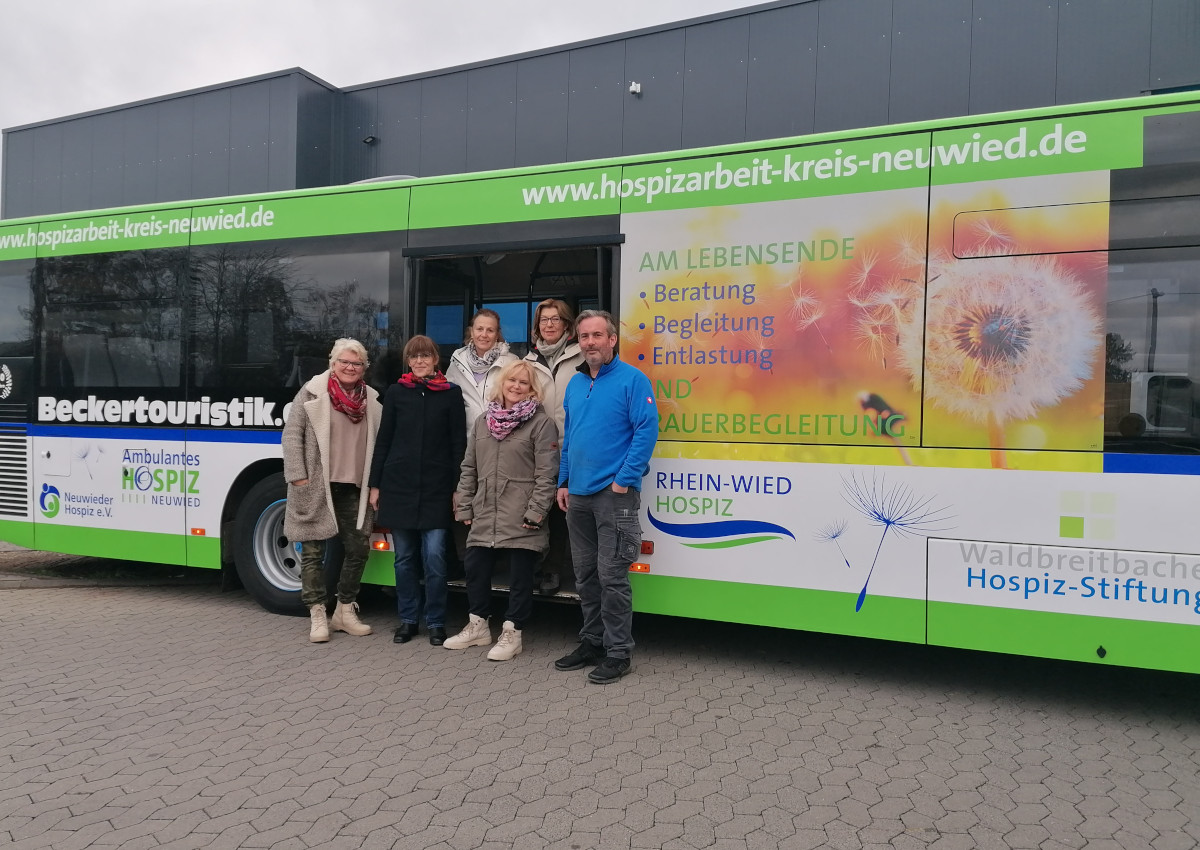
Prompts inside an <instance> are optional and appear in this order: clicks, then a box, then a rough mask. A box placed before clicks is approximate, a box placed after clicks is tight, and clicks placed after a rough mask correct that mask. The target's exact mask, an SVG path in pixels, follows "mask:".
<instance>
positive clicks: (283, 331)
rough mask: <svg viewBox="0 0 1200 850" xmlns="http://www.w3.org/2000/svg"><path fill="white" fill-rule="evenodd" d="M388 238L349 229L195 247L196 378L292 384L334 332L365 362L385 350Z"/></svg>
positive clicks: (203, 383) (325, 353) (316, 365)
mask: <svg viewBox="0 0 1200 850" xmlns="http://www.w3.org/2000/svg"><path fill="white" fill-rule="evenodd" d="M389 243H390V240H389V239H388V238H386V237H380V236H358V237H331V238H328V239H303V240H290V241H288V242H277V243H275V242H258V243H253V244H250V245H220V246H216V247H213V248H203V249H196V250H195V251H194V253H193V256H192V263H191V270H190V275H191V295H192V333H191V338H192V345H191V352H192V353H191V369H192V371H193V373H194V376H195V378H194V382H195V384H196V385H197V386H199V387H201V388H205V389H208V388H212V389H216V388H220V387H223V388H228V389H235V390H239V391H254V392H271V391H275V390H278V389H281V388H285V387H287V388H296V387H299V386H300V385H301V384H302V383H304V382H305V381H307V380H308V379H309V378H311V377H312V376H313V375H315V374H319V373H321V372H323V371H324V370H325V369H327V368H328V358H329V349H330V346H331V345H332V343H333V341H334V340H335V339H338V338H340V337H353V338H355V339H357V340H359V341H360V342H362V343H363V345H365V346H366V348H367V352H368V354H369V355H370V358H371V360H372V362H373V363H375V362H378V361H380V360H381V359H382V358H383V356H384V355H385V354H386V352H387V349H388V340H387V333H388V324H389V322H388V304H389V285H390V280H391V277H392V274H393V259H394V258H393V252H392V251H391V250H390V244H389ZM395 259H396V260H398V259H399V257H398V255H396V256H395Z"/></svg>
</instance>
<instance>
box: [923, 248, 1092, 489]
mask: <svg viewBox="0 0 1200 850" xmlns="http://www.w3.org/2000/svg"><path fill="white" fill-rule="evenodd" d="M926 309H927V313H928V315H927V318H926V325H925V328H926V336H925V340H924V343H925V347H924V350H922V347H921V342H922V339H921V333H920V331H921V329H920V328H919V327H916V326H914V324H913V321H914V320H913V319H909V320H908V322H907V325H906V328H905V330H906V331H911V332H902V333H901V340H900V364H901V366H902V368H904V369H905V371H907V372H908V373H909V376H910V378H911V380H912V381H913V383H914V385H915V384H918V383H919V382H920V380H921V376H922V369H923V370H924V382H925V397H926V398H927V399H929V400H930V401H931V402H932V403H933V404H935V405H937V406H938V407H941V408H943V409H945V410H947V411H949V412H951V413H954V414H957V415H959V416H963V417H965V418H967V419H971V420H974V421H977V422H980V423H985V424H986V425H987V427H988V433H989V438H990V443H991V446H992V463H993V466H997V467H1004V466H1007V463H1006V461H1005V456H1004V448H1005V438H1004V425H1005V423H1007V422H1010V421H1012V420H1019V419H1028V418H1030V417H1032V416H1034V414H1035V413H1037V411H1038V409H1039V408H1042V407H1046V406H1049V405H1053V404H1057V403H1058V402H1059V401H1061V400H1062V399H1064V398H1066V397H1067V396H1069V395H1071V394H1072V393H1074V392H1076V391H1077V390H1079V388H1080V387H1082V386H1083V383H1084V381H1085V380H1087V379H1088V378H1089V377H1090V376H1091V374H1092V369H1093V366H1094V362H1095V359H1096V352H1097V349H1098V347H1099V337H1098V334H1097V333H1096V331H1097V328H1098V324H1099V320H1098V318H1097V316H1096V313H1095V309H1094V308H1093V306H1092V304H1091V303H1090V302H1089V300H1088V298H1087V296H1086V295H1085V294H1084V292H1083V288H1082V286H1081V285H1080V283H1079V282H1078V281H1077V280H1076V279H1075V278H1074V277H1073V276H1072V275H1071V274H1070V272H1068V271H1066V270H1065V269H1063V268H1062V267H1061V266H1060V265H1059V263H1058V262H1057V261H1055V260H1054V259H1053V258H1045V257H1001V258H992V259H976V260H971V261H969V262H961V263H955V264H953V265H950V266H948V267H947V268H946V269H945V270H943V272H942V274H941V275H939V276H938V277H937V278H936V279H933V280H930V282H929V286H928V306H927V308H926ZM916 318H918V319H919V317H916Z"/></svg>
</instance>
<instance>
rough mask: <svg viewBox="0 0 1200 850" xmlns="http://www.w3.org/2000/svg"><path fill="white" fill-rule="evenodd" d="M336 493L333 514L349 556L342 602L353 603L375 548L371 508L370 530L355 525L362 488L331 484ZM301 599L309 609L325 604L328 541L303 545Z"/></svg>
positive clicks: (341, 587)
mask: <svg viewBox="0 0 1200 850" xmlns="http://www.w3.org/2000/svg"><path fill="white" fill-rule="evenodd" d="M329 491H330V494H331V495H332V496H333V513H334V516H335V517H337V526H338V539H339V540H341V541H342V549H343V550H344V551H345V557H344V558H343V560H342V574H341V577H340V578H339V579H338V586H337V598H338V601H339V602H353V601H354V599H355V597H357V596H358V588H359V586H360V585H361V584H362V574H363V567H365V566H366V565H367V555H368V554H369V553H370V551H371V532H370V528H371V525H372V521H371V509H370V508H367V522H366V530H362V531H360V530H359V529H358V528H356V527H355V524H356V523H357V521H358V493H359V489H358V488H357V487H355V486H354V485H353V484H338V483H334V484H331V485H329ZM300 582H301V590H300V601H301V602H302V603H304V606H305V607H306V608H307V607H309V606H311V605H324V604H325V602H326V598H325V541H324V540H306V541H304V542H303V543H301V544H300Z"/></svg>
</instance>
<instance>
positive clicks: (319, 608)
mask: <svg viewBox="0 0 1200 850" xmlns="http://www.w3.org/2000/svg"><path fill="white" fill-rule="evenodd" d="M308 615H309V618H310V623H309V629H308V640H309V642H310V643H325V641H327V640H329V621H328V620H326V619H325V603H321V604H320V605H310V606H309V607H308Z"/></svg>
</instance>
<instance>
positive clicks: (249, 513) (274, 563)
mask: <svg viewBox="0 0 1200 850" xmlns="http://www.w3.org/2000/svg"><path fill="white" fill-rule="evenodd" d="M286 505H287V484H285V483H284V480H283V475H282V474H280V473H276V474H275V475H272V476H270V477H269V478H264V479H263V480H262V481H259V482H258V483H257V484H255V485H254V486H253V487H251V488H250V492H248V493H247V494H246V497H245V498H244V499H242V504H241V506H240V507H239V508H238V512H237V519H236V521H235V523H234V549H233V562H234V565H235V566H236V567H237V572H238V578H240V579H241V580H242V585H243V586H244V587H245V588H246V591H247V592H248V593H249V594H250V595H251V596H252V597H254V601H255V602H257V603H258V604H259V605H261V606H262V607H264V608H266V609H267V610H268V611H270V612H272V613H274V614H294V615H303V614H306V613H307V611H306V610H305V608H304V606H303V605H302V604H301V602H300V553H299V552H297V551H296V547H295V546H294V545H293V544H292V542H291V541H290V540H288V539H287V537H285V536H284V534H283V514H284V510H285V507H286Z"/></svg>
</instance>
